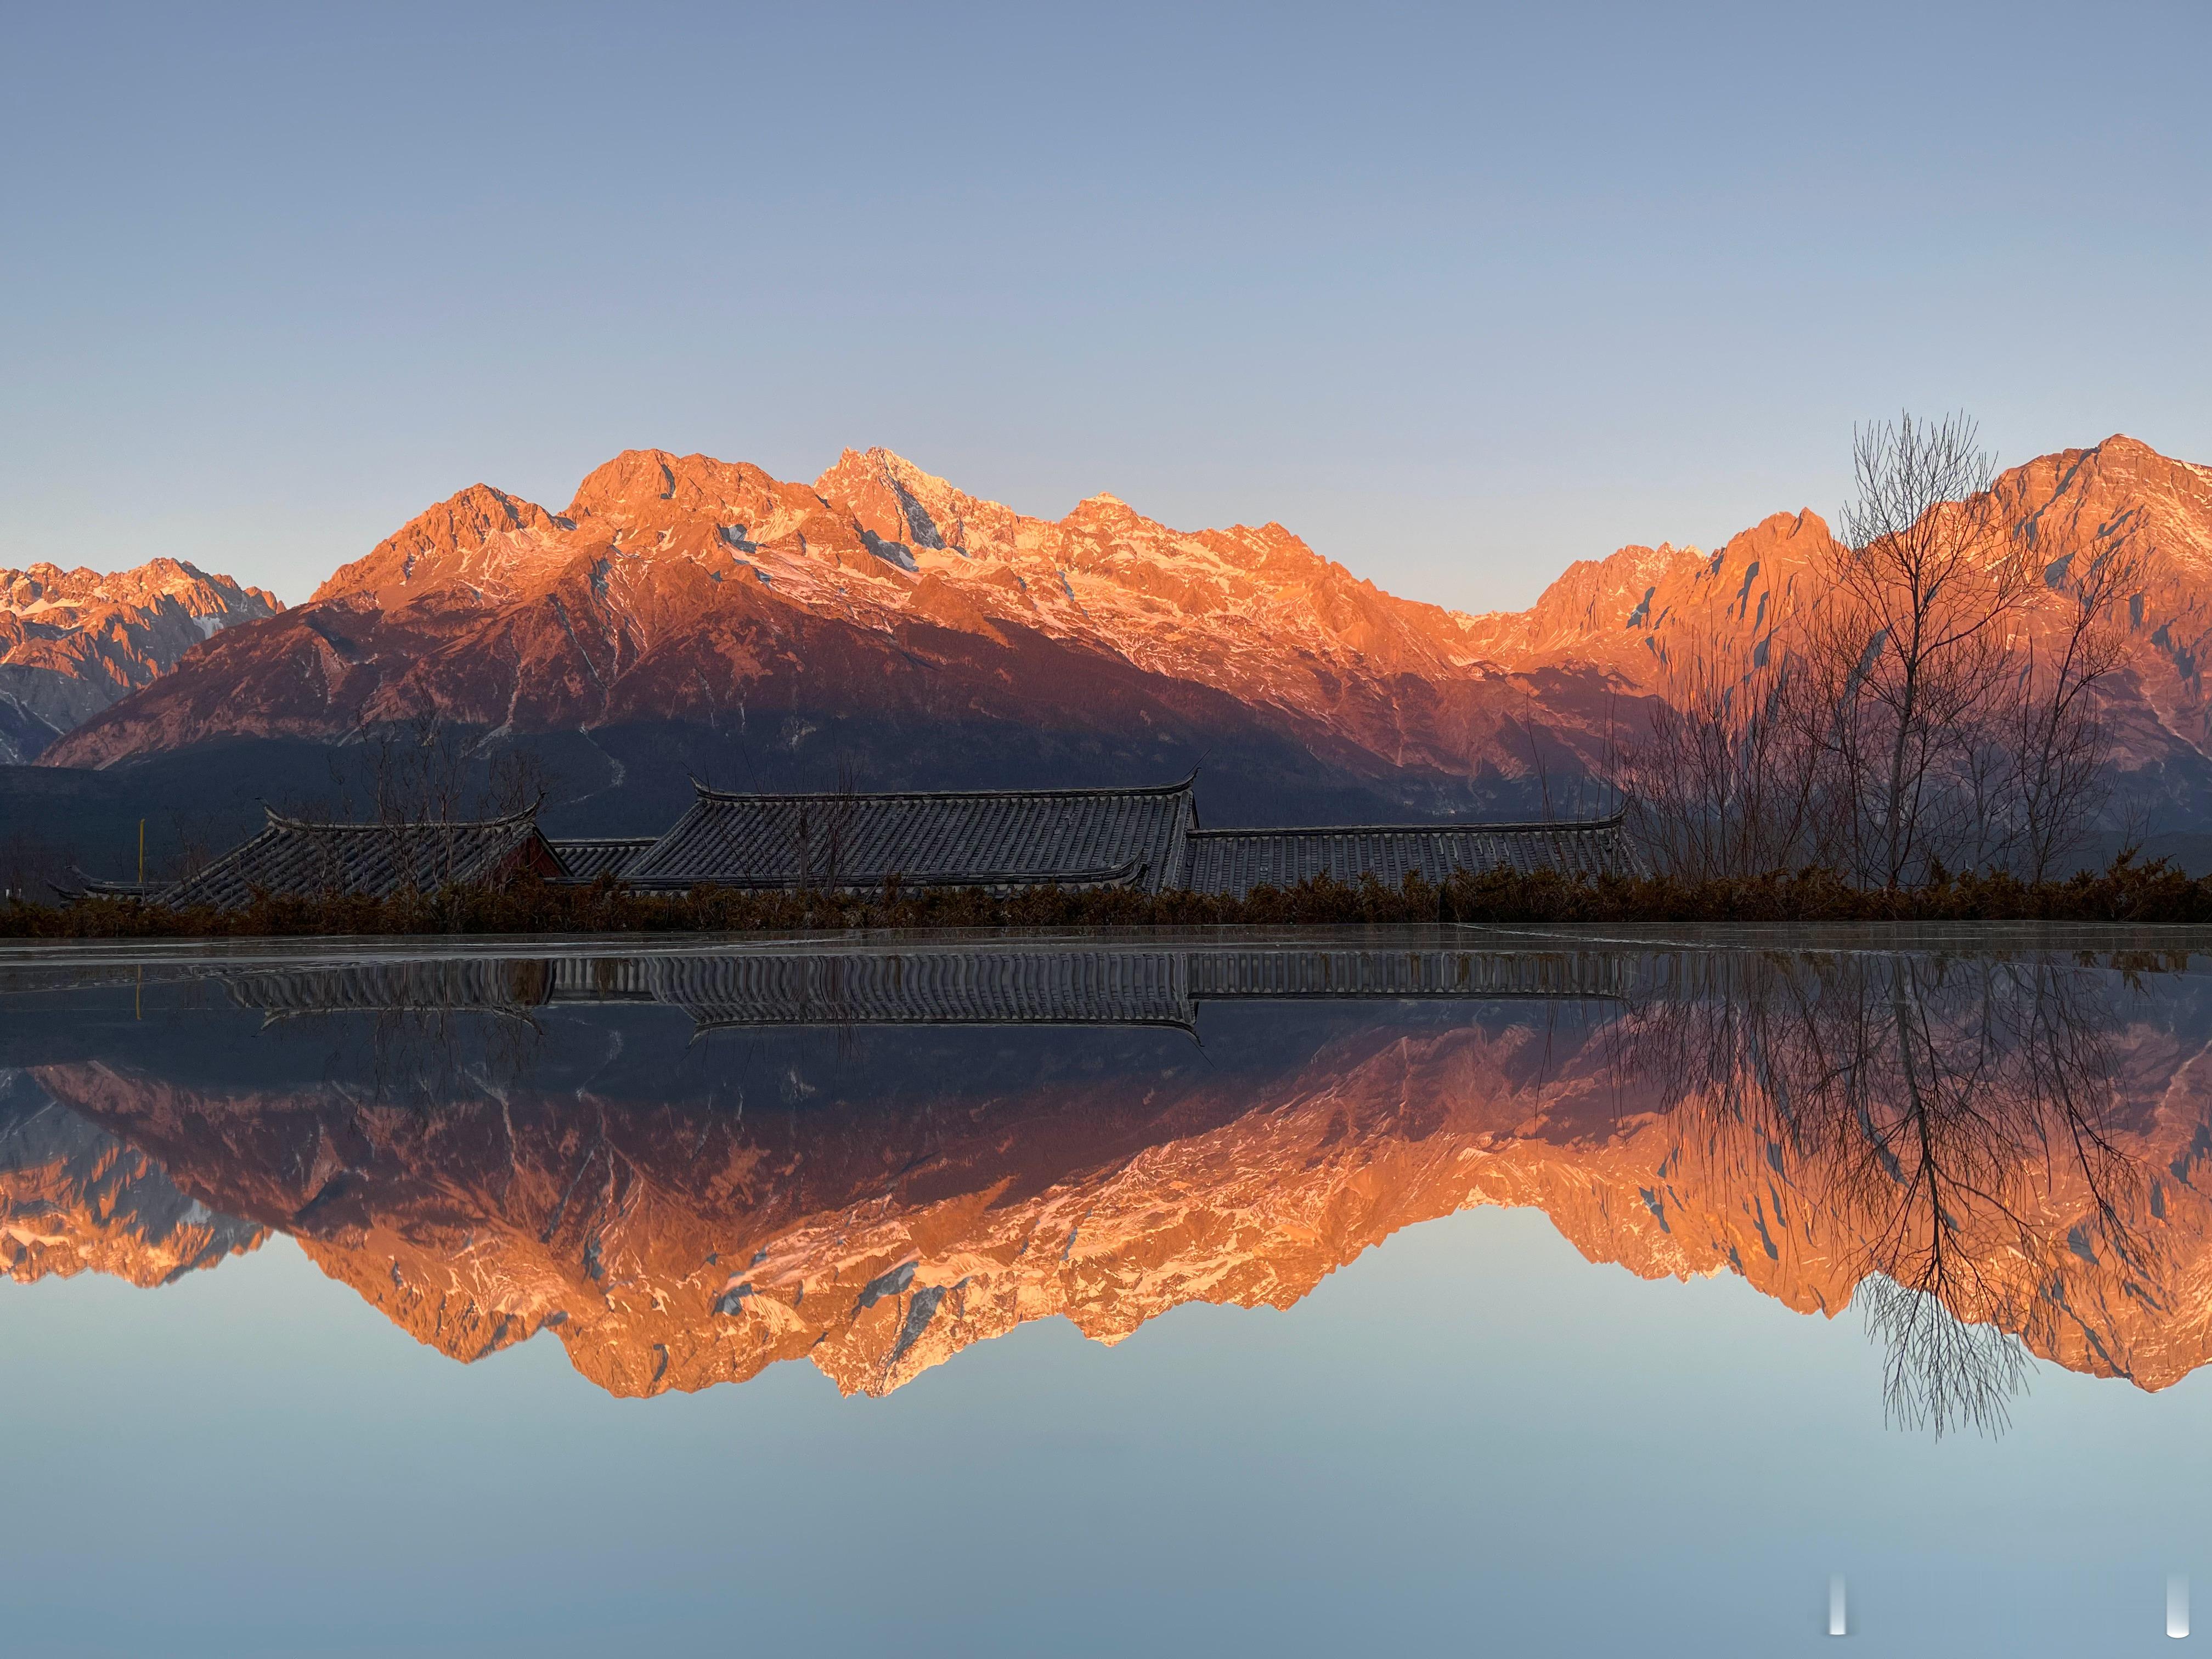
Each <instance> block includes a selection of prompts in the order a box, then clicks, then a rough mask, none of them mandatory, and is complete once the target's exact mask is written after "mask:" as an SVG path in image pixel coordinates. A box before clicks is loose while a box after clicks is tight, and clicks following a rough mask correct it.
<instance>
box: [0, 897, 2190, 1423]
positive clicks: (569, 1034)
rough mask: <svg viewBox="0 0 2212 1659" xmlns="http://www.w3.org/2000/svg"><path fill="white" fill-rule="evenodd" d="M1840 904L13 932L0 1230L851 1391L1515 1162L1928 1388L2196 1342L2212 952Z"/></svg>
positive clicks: (473, 1350)
mask: <svg viewBox="0 0 2212 1659" xmlns="http://www.w3.org/2000/svg"><path fill="white" fill-rule="evenodd" d="M1527 943H1528V942H1527V941H1522V944H1523V945H1527ZM1848 944H1849V947H1850V948H1842V947H1840V946H1839V947H1838V948H1834V949H1824V950H1817V951H1805V950H1782V949H1776V950H1771V951H1729V950H1714V949H1701V950H1687V949H1676V948H1672V947H1651V948H1641V949H1628V948H1602V949H1601V948H1594V947H1589V946H1576V945H1559V944H1556V943H1553V944H1544V943H1542V942H1538V943H1537V944H1536V945H1535V947H1534V948H1533V949H1529V948H1522V949H1518V950H1506V949H1482V948H1470V947H1469V945H1468V941H1467V936H1466V935H1465V934H1462V935H1460V936H1459V937H1458V938H1457V939H1453V938H1451V937H1449V936H1448V935H1444V934H1441V933H1430V934H1426V935H1422V936H1409V937H1407V938H1404V939H1393V940H1387V941H1383V942H1381V943H1377V942H1375V941H1368V942H1366V943H1364V944H1362V945H1346V944H1343V943H1338V944H1334V945H1326V944H1316V945H1310V946H1307V945H1299V946H1297V947H1296V948H1291V949H1287V950H1285V949H1283V948H1279V947H1277V948H1271V949H1268V950H1264V951H1263V950H1258V949H1247V948H1244V947H1243V946H1239V947H1235V948H1231V947H1230V946H1226V945H1218V944H1203V943H1200V944H1156V945H1142V946H1139V945H1111V944H1109V945H1091V946H1086V947H1085V949H1083V950H1081V951H1058V952H1054V951H1043V950H1042V949H1040V950H1037V951H1027V950H1024V949H1021V948H1015V947H1011V946H1008V945H1003V944H1001V945H989V946H976V945H969V946H953V945H944V946H911V945H910V946H902V947H901V948H900V949H899V950H898V951H896V952H890V951H874V952H870V951H844V952H840V953H833V954H829V955H808V954H805V953H804V952H802V951H799V950H798V949H797V948H796V947H790V948H781V949H763V950H756V951H750V952H748V953H746V954H744V955H742V956H731V955H722V956H716V955H714V954H713V953H711V952H707V953H697V952H688V953H687V952H671V953H669V954H665V955H662V956H659V957H647V958H629V959H623V958H612V957H610V958H573V957H564V958H555V959H548V960H543V961H540V960H520V961H505V962H487V961H456V960H447V961H444V962H434V963H411V964H409V963H402V964H397V965H395V964H391V963H384V964H376V963H361V962H356V963H329V964H324V965H307V966H293V967H288V968H285V969H283V970H281V971H278V970H275V969H255V968H250V967H248V968H237V967H224V966H222V965H221V964H220V963H209V964H203V965H200V966H197V967H175V968H170V969H128V970H112V971H111V972H109V974H108V975H107V978H108V979H109V980H110V981H112V982H111V983H106V984H105V985H103V984H100V983H99V982H97V981H98V979H99V975H97V974H94V975H92V976H91V977H90V978H88V975H87V971H86V970H85V969H82V968H78V969H73V970H72V971H71V975H70V978H71V982H70V983H69V984H66V985H64V984H61V983H58V982H55V981H54V980H53V979H52V976H49V978H48V979H46V980H43V981H42V980H40V978H38V976H37V975H35V974H33V973H31V972H28V971H21V972H18V973H17V974H16V975H15V977H14V979H13V981H12V988H11V989H10V990H9V993H8V994H7V995H6V996H5V999H4V1000H5V1006H6V1011H7V1015H8V1018H6V1020H5V1021H4V1024H0V1050H4V1052H0V1062H4V1064H5V1065H6V1066H8V1067H9V1068H10V1069H9V1071H7V1072H6V1073H0V1077H4V1078H5V1079H7V1085H6V1092H5V1094H4V1096H0V1110H4V1112H5V1113H6V1114H7V1115H6V1117H5V1120H4V1125H0V1248H4V1251H5V1260H6V1261H7V1263H8V1266H9V1271H10V1272H11V1273H13V1274H14V1275H15V1277H16V1278H18V1279H35V1278H38V1277H40V1276H41V1275H43V1274H47V1273H72V1272H76V1271H78V1270H80V1269H88V1270H92V1271H96V1272H100V1273H113V1274H118V1275H119V1276H122V1277H125V1278H127V1279H131V1280H133V1281H134V1282H137V1283H139V1284H143V1285H159V1284H161V1283H164V1282H166V1281H168V1280H171V1279H175V1278H177V1277H179V1275H181V1274H185V1273H190V1272H191V1271H193V1270H195V1269H197V1270H200V1271H205V1270H208V1269H210V1268H213V1267H218V1266H219V1265H220V1264H221V1263H222V1262H223V1261H226V1260H228V1259H229V1258H230V1256H231V1255H233V1254H234V1253H235V1252H238V1251H243V1250H250V1249H254V1248H256V1247H257V1246H258V1245H260V1244H262V1243H264V1241H265V1240H267V1239H269V1238H270V1237H274V1236H276V1235H280V1234H281V1235H285V1236H289V1237H291V1238H293V1239H295V1240H296V1241H297V1242H298V1243H299V1245H300V1247H301V1249H304V1250H305V1251H306V1252H307V1255H309V1256H310V1257H311V1258H312V1259H313V1261H315V1262H316V1263H317V1264H318V1265H319V1267H321V1268H322V1269H323V1271H324V1272H325V1273H327V1274H329V1276H330V1277H331V1279H334V1280H337V1281H339V1282H340V1283H342V1284H343V1285H347V1286H349V1288H350V1289H351V1290H352V1291H354V1292H355V1293H356V1294H357V1295H359V1296H361V1297H362V1298H364V1299H365V1300H367V1301H368V1302H369V1303H371V1304H374V1306H375V1307H377V1308H378V1309H379V1310H381V1311H382V1312H383V1313H385V1314H386V1316H387V1317H389V1318H390V1319H391V1320H392V1322H393V1323H394V1324H396V1325H398V1326H399V1327H400V1328H402V1329H404V1331H406V1332H407V1333H409V1334H411V1335H412V1336H414V1337H415V1338H416V1340H419V1341H422V1342H423V1343H426V1344H428V1345H431V1346H435V1347H436V1348H438V1349H440V1350H441V1351H442V1352H446V1353H447V1354H450V1355H452V1356H453V1358H457V1359H460V1360H465V1361H466V1360H473V1359H476V1358H481V1357H483V1356H484V1355H487V1354H489V1353H491V1352H495V1351H497V1350H499V1349H501V1348H503V1347H506V1346H509V1345H512V1344H513V1343H516V1342H520V1341H523V1340H532V1339H541V1334H542V1333H550V1336H551V1339H552V1340H557V1341H558V1342H560V1343H561V1344H562V1346H563V1347H564V1348H565V1349H566V1350H567V1352H568V1357H569V1359H570V1361H571V1363H572V1364H574V1366H575V1368H576V1370H578V1371H579V1372H580V1373H581V1374H582V1375H583V1376H586V1377H588V1378H590V1379H591V1380H592V1382H594V1383H597V1384H599V1386H600V1387H602V1388H605V1389H608V1390H609V1391H611V1392H613V1393H616V1394H621V1395H650V1394H655V1393H659V1392H661V1391H664V1390H667V1389H702V1388H707V1387H710V1386H713V1385H714V1384H717V1383H737V1382H742V1381H744V1379H746V1378H749V1377H751V1376H756V1375H757V1374H758V1373H759V1372H760V1371H761V1370H763V1368H764V1367H766V1366H769V1365H770V1364H774V1363H775V1362H777V1361H780V1360H787V1359H788V1360H804V1361H806V1362H808V1363H811V1364H814V1365H816V1366H817V1367H818V1368H819V1369H820V1370H823V1372H824V1373H826V1374H827V1375H829V1376H830V1377H832V1378H833V1379H835V1380H836V1383H837V1384H838V1386H839V1387H840V1388H841V1389H844V1390H846V1391H848V1392H865V1393H882V1392H884V1391H887V1390H890V1389H896V1388H897V1387H899V1386H900V1385H901V1384H902V1383H906V1382H908V1380H910V1379H911V1378H913V1377H914V1376H916V1375H917V1374H919V1373H920V1372H921V1371H922V1370H927V1368H929V1367H931V1366H933V1365H937V1364H942V1363H945V1362H946V1361H948V1360H951V1359H953V1358H955V1357H956V1356H957V1355H958V1354H959V1353H960V1352H961V1351H962V1350H963V1349H964V1348H966V1347H968V1346H969V1345H971V1344H973V1343H975V1342H978V1341H981V1340H986V1339H987V1338H991V1337H994V1336H997V1335H1000V1334H1003V1333H1005V1332H1007V1331H1009V1330H1011V1329H1012V1328H1014V1327H1015V1326H1017V1325H1020V1324H1023V1323H1024V1322H1029V1321H1032V1320H1036V1319H1042V1318H1048V1317H1052V1316H1064V1317H1066V1319H1068V1320H1070V1321H1072V1322H1073V1323H1074V1324H1075V1325H1076V1326H1077V1327H1078V1328H1079V1329H1081V1330H1082V1331H1083V1332H1084V1333H1085V1334H1086V1335H1087V1336H1090V1337H1091V1338H1093V1339H1094V1340H1099V1341H1103V1342H1114V1341H1118V1340H1121V1339H1122V1338H1124V1337H1127V1336H1128V1335H1129V1334H1131V1333H1133V1332H1134V1331H1136V1330H1137V1329H1138V1328H1139V1327H1141V1326H1142V1325H1143V1324H1144V1323H1145V1322H1146V1321H1147V1320H1149V1319H1151V1318H1152V1317H1153V1316H1156V1315H1158V1314H1160V1313H1162V1312H1164V1311H1165V1310H1168V1309H1170V1308H1173V1307H1176V1306H1177V1305H1180V1304H1184V1303H1188V1302H1205V1303H1216V1304H1234V1305H1237V1306H1243V1307H1252V1306H1257V1305H1260V1304H1266V1305H1268V1306H1272V1307H1276V1308H1282V1309H1291V1308H1294V1307H1295V1305H1296V1304H1297V1303H1298V1302H1299V1300H1300V1299H1301V1298H1302V1297H1304V1296H1305V1295H1306V1294H1307V1293H1308V1292H1309V1291H1311V1290H1312V1289H1313V1288H1314V1287H1315V1285H1316V1284H1317V1283H1318V1282H1319V1281H1320V1280H1321V1279H1322V1278H1324V1277H1325V1276H1326V1275H1328V1273H1331V1272H1333V1271H1334V1269H1336V1268H1337V1267H1341V1266H1343V1265H1345V1264H1346V1263H1347V1262H1350V1261H1352V1260H1353V1259H1354V1258H1356V1257H1358V1255H1361V1254H1362V1253H1363V1252H1364V1251H1366V1250H1368V1249H1370V1248H1373V1247H1375V1246H1376V1245H1379V1244H1381V1243H1383V1241H1385V1240H1387V1239H1388V1238H1389V1237H1390V1236H1391V1235H1392V1234H1394V1233H1395V1232H1396V1231H1398V1230H1400V1229H1401V1228H1403V1227H1406V1226H1408V1225H1413V1224H1415V1223H1419V1222H1423V1221H1426V1220H1429V1219H1431V1218H1436V1217H1440V1216H1444V1215H1447V1214H1449V1213H1451V1212H1455V1211H1458V1210H1462V1209H1464V1208H1467V1207H1468V1206H1476V1205H1503V1206H1525V1207H1531V1208H1535V1209H1541V1211H1543V1212H1545V1213H1546V1214H1547V1216H1548V1217H1549V1218H1551V1220H1552V1222H1553V1225H1555V1226H1556V1227H1557V1228H1558V1229H1559V1231H1560V1232H1561V1234H1563V1235H1564V1236H1565V1237H1566V1238H1567V1239H1568V1240H1570V1241H1571V1243H1573V1244H1574V1245H1575V1247H1576V1248H1577V1249H1578V1250H1580V1251H1581V1252H1582V1254H1583V1255H1585V1256H1586V1257H1588V1258H1589V1260H1590V1261H1592V1262H1594V1263H1606V1264H1618V1265H1620V1266H1621V1267H1626V1268H1627V1269H1629V1270H1630V1271H1631V1272H1632V1273H1636V1274H1638V1275H1640V1276H1642V1277H1644V1278H1650V1279H1656V1278H1661V1277H1665V1276H1674V1277H1678V1278H1681V1277H1687V1276H1689V1275H1692V1274H1701V1275H1711V1274H1731V1275H1736V1276H1739V1277H1741V1279H1743V1280H1745V1281H1746V1282H1747V1283H1748V1284H1749V1285H1752V1286H1754V1287H1755V1288H1756V1289H1758V1290H1759V1291H1760V1292H1762V1293H1763V1294H1764V1295H1765V1296H1767V1297H1772V1298H1773V1299H1774V1300H1775V1301H1777V1302H1778V1303H1780V1304H1783V1305H1784V1306H1785V1307H1787V1308H1789V1309H1791V1310H1795V1311H1796V1312H1798V1313H1802V1314H1807V1315H1814V1314H1818V1315H1821V1316H1837V1315H1839V1314H1842V1313H1843V1312H1844V1311H1845V1310H1847V1309H1854V1310H1855V1313H1856V1316H1858V1317H1861V1318H1863V1319H1865V1320H1866V1321H1867V1322H1868V1323H1869V1328H1870V1329H1871V1331H1872V1334H1873V1335H1874V1337H1875V1340H1877V1341H1879V1342H1880V1343H1881V1345H1882V1346H1883V1350H1884V1352H1886V1353H1887V1356H1888V1358H1889V1364H1890V1384H1891V1388H1892V1390H1893V1406H1894V1407H1896V1408H1897V1409H1898V1410H1899V1411H1900V1412H1902V1413H1905V1415H1907V1416H1908V1417H1913V1418H1917V1419H1934V1420H1935V1421H1936V1422H1937V1423H1938V1424H1939V1425H1942V1424H1943V1423H1946V1422H1957V1421H1961V1420H1969V1419H1981V1418H1984V1417H1986V1415H1987V1414H1989V1413H1991V1412H1992V1411H2001V1409H2002V1400H2003V1398H2004V1397H2005V1396H2006V1395H2007V1393H2008V1390H2009V1389H2011V1388H2013V1387H2014V1386H2015V1385H2016V1384H2017V1383H2018V1382H2019V1380H2020V1372H2021V1365H2022V1363H2023V1359H2022V1356H2023V1355H2024V1354H2025V1353H2033V1354H2034V1355H2037V1356H2040V1357H2041V1358H2043V1359H2045V1360H2047V1361H2051V1362H2054V1363H2056V1364H2060V1365H2063V1366H2066V1367H2068V1368H2069V1369H2072V1370H2077V1371H2081V1372H2087V1373H2093V1374H2095V1375H2098V1376H2109V1377H2116V1378H2124V1379H2126V1380H2128V1381H2130V1382H2131V1383H2134V1384H2136V1386H2138V1387H2140V1388H2144V1389H2161V1388H2164V1387H2166V1386H2167V1385H2169V1384H2171V1383H2174V1382H2176V1381H2178V1380H2179V1378H2181V1377H2183V1376H2185V1375H2187V1374H2188V1373H2189V1372H2190V1371H2191V1370H2194V1369H2196V1368H2197V1366H2199V1365H2202V1364H2204V1363H2205V1361H2206V1359H2207V1358H2212V1206H2208V1197H2212V1193H2208V1182H2212V1170H2208V1165H2207V1160H2208V1158H2212V1052H2208V1051H2209V1050H2212V988H2209V987H2212V979H2208V977H2207V975H2206V974H2205V971H2204V962H2203V957H2198V956H2193V955H2191V954H2190V953H2189V952H2188V951H2168V952H2166V953H2163V954H2150V953H2148V952H2130V951H2118V952H2115V951H2113V950H2112V941H2111V939H2110V938H2109V936H2108V937H2107V939H2106V940H2105V941H2104V942H2103V943H2102V944H2101V945H2100V946H2099V948H2098V949H2097V950H2096V951H2094V952H2093V953H2084V952H2076V951H2072V950H2063V951H2062V950H2053V949H2047V948H2044V947H2043V946H2041V945H2033V946H2032V945H2030V944H2029V943H2026V942H2022V943H2019V944H2017V945H2015V946H2014V947H2010V948H2008V947H2007V946H2006V945H2004V944H2003V943H2002V942H2000V943H1999V945H1997V946H1996V949H1994V950H1987V949H1983V948H1981V947H1977V948H1976V951H1974V952H1973V953H1969V954H1952V953H1948V952H1947V951H1942V950H1940V949H1933V948H1928V947H1926V946H1924V945H1909V944H1908V943H1905V942H1900V941H1899V940H1896V939H1892V940H1889V941H1887V943H1885V942H1884V941H1882V940H1880V939H1875V940H1865V939H1858V940H1853V941H1850V942H1848ZM952 1020H957V1021H959V1022H961V1023H946V1022H948V1021H952ZM149 1293H155V1292H149ZM541 1340H542V1339H541Z"/></svg>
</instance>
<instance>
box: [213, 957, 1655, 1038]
mask: <svg viewBox="0 0 2212 1659" xmlns="http://www.w3.org/2000/svg"><path fill="white" fill-rule="evenodd" d="M1622 973H1623V967H1622V963H1621V959H1620V957H1617V956H1608V955H1603V954H1600V953H1596V952H1587V951H1468V950H1455V949H1449V948H1434V947H1430V948H1419V947H1417V948H1412V949H1406V948H1383V949H1378V948H1374V947H1360V946H1351V947H1331V946H1328V945H1296V946H1289V947H1275V948H1257V947H1254V946H1251V945H1241V946H1232V947H1228V948H1211V947H1207V946H1203V945H1198V946H1170V945H1161V946H1153V947H1145V946H1133V947H1130V948H1125V949H1113V948H1087V949H1075V950H1053V949H1028V950H1020V949H1010V950H980V951H979V950H962V949H945V948H937V949H929V948H921V949H915V950H901V951H828V952H824V951H807V950H795V949H793V950H778V949H767V950H751V951H736V952H726V953H721V954H712V955H710V954H694V953H670V954H666V955H657V956H647V957H577V956H563V957H549V958H526V959H510V960H499V959H491V958H483V957H477V958H467V959H461V960H456V961H451V962H414V963H350V964H348V965H346V966H343V967H334V968H328V969H318V968H313V967H308V968H299V969H288V970H286V971H284V972H283V973H270V972H267V971H265V970H261V971H247V972H243V973H240V972H235V971H231V972H226V973H225V974H224V975H223V977H224V978H225V979H226V980H227V981H228V985H229V988H230V991H231V994H232V995H233V996H234V998H235V999H236V1000H238V1001H239V1002H240V1003H242V1004H244V1005H245V1006H248V1007H253V1008H260V1009H263V1010H265V1011H267V1012H270V1013H271V1014H300V1013H308V1012H319V1011H327V1012H340V1011H343V1010H349V1009H352V1010H374V1011H392V1010H428V1009H452V1010H463V1009H482V1010H485V1011H488V1012H510V1013H519V1012H525V1011H527V1010H529V1009H532V1008H536V1007H538V1006H544V1005H545V1004H548V1003H559V1004H567V1005H581V1006H601V1005H606V1004H616V1003H641V1002H651V1003H657V1004H660V1005H663V1006H670V1007H675V1008H681V1009H683V1010H684V1012H686V1013H688V1014H689V1015H690V1017H691V1018H692V1020H693V1022H694V1023H695V1024H696V1025H697V1026H698V1027H699V1028H700V1029H701V1030H714V1029H718V1028H726V1027H734V1026H775V1025H848V1024H849V1025H915V1024H940V1025H963V1024H1050V1025H1176V1026H1186V1027H1187V1026H1189V1025H1191V1024H1194V1023H1195V1021H1196V1018H1197V1012H1198V1008H1199V1006H1200V1004H1202V1003H1206V1002H1213V1001H1279V1000H1310V1001H1354V1000H1389V1001H1400V1000H1428V999H1449V1000H1465V1001H1474V1002H1483V1001H1494V1000H1509V999H1522V998H1537V999H1551V1000H1574V1001H1584V1000H1611V999H1613V998H1617V997H1619V996H1620V995H1621V994H1622V992H1623V985H1622V980H1621V975H1622Z"/></svg>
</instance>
